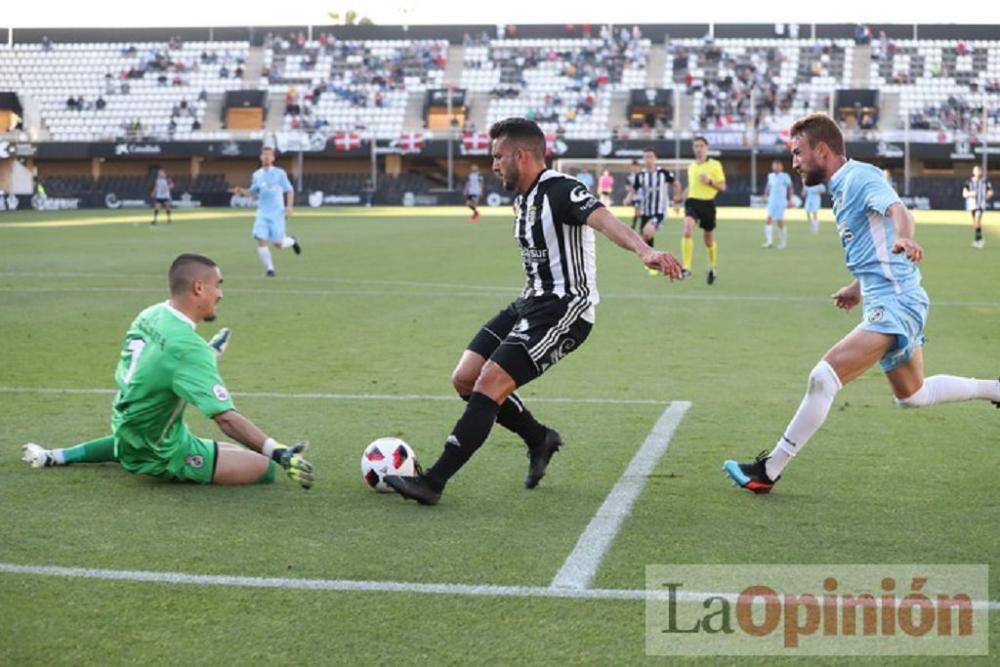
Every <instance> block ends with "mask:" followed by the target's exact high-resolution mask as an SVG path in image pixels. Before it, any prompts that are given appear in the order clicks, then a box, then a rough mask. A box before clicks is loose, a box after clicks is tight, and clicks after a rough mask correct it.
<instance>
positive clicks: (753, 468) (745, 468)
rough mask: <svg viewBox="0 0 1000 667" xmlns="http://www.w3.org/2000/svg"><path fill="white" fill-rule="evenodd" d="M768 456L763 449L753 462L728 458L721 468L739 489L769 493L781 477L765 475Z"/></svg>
mask: <svg viewBox="0 0 1000 667" xmlns="http://www.w3.org/2000/svg"><path fill="white" fill-rule="evenodd" d="M768 458H769V457H768V455H767V451H763V452H761V453H760V454H758V455H757V458H755V459H754V460H753V463H737V462H736V461H733V460H732V459H730V460H728V461H726V462H725V463H723V464H722V469H723V470H724V471H725V473H726V474H727V475H729V478H730V479H731V480H733V483H734V484H736V486H738V487H740V488H741V489H746V490H747V491H753V492H754V493H770V492H771V489H772V488H774V485H775V484H776V483H777V482H778V479H781V477H780V476H779V477H778V479H771V478H770V477H768V476H767V467H766V464H767V459H768Z"/></svg>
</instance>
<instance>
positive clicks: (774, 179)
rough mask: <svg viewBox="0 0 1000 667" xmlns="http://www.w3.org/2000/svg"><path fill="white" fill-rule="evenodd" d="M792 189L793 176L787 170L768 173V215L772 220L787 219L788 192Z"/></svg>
mask: <svg viewBox="0 0 1000 667" xmlns="http://www.w3.org/2000/svg"><path fill="white" fill-rule="evenodd" d="M791 189H792V177H791V176H789V175H788V174H786V173H785V172H783V171H782V172H780V173H779V172H776V171H772V172H771V173H770V174H768V175H767V192H768V195H767V215H768V217H770V218H771V219H772V220H784V219H785V207H786V206H788V193H789V192H790V191H791Z"/></svg>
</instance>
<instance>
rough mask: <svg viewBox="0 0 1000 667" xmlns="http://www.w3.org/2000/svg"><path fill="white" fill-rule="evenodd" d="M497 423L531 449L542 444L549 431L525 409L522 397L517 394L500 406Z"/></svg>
mask: <svg viewBox="0 0 1000 667" xmlns="http://www.w3.org/2000/svg"><path fill="white" fill-rule="evenodd" d="M497 423H498V424H500V425H501V426H503V427H504V428H505V429H507V430H509V431H513V432H514V433H517V434H518V435H519V436H521V439H522V440H524V442H525V444H526V445H528V446H529V447H530V446H531V445H534V444H537V443H541V442H542V441H543V440H544V439H545V434H546V433H547V432H548V429H547V428H546V427H545V426H544V425H542V424H540V423H539V422H538V420H537V419H535V416H534V415H533V414H531V411H530V410H528V408H526V407H525V405H524V403H523V402H522V401H521V397H520V396H518V395H517V394H511V395H510V397H509V398H508V399H507V400H506V401H504V402H503V405H501V406H500V412H499V413H497Z"/></svg>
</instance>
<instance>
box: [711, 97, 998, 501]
mask: <svg viewBox="0 0 1000 667" xmlns="http://www.w3.org/2000/svg"><path fill="white" fill-rule="evenodd" d="M790 136H791V142H792V166H793V168H794V169H795V170H796V171H797V172H798V173H799V174H800V175H801V176H802V180H803V182H804V183H805V184H806V185H807V186H811V185H817V184H819V183H825V184H826V185H827V187H828V188H829V189H830V194H831V195H832V196H833V213H834V216H836V219H837V231H838V233H839V234H840V240H841V242H842V244H843V246H844V258H845V261H846V264H847V269H848V271H850V272H851V273H852V274H853V275H854V278H855V279H854V282H852V283H851V284H850V285H848V286H846V287H842V288H840V289H839V290H837V291H836V292H834V293H833V302H834V305H836V306H837V307H838V308H842V309H844V310H851V309H852V308H854V307H855V306H857V305H859V304H863V313H864V314H863V316H862V318H861V324H859V325H858V326H857V327H856V328H855V329H854V330H853V331H852V332H851V333H849V334H848V335H847V336H845V337H844V338H842V339H841V340H840V342H838V343H837V344H836V345H834V346H833V347H832V348H830V350H829V351H828V352H827V353H826V354H825V355H824V356H823V359H822V360H821V361H820V362H819V363H818V364H816V367H815V368H813V370H812V373H810V375H809V385H808V389H807V391H806V395H805V397H804V398H803V399H802V403H801V404H800V405H799V409H798V411H797V412H796V413H795V416H794V417H793V418H792V421H791V422H790V423H789V425H788V428H787V429H786V430H785V432H784V434H782V436H781V438H779V439H778V442H777V445H776V446H775V447H774V449H773V450H772V451H771V453H770V454H767V453H766V450H765V452H761V453H760V454H759V455H758V456H757V459H756V460H755V461H754V462H752V463H737V462H736V461H731V460H730V461H726V462H725V463H724V464H723V470H725V471H726V473H727V474H728V475H729V477H730V478H731V479H732V480H733V481H734V482H735V483H736V484H737V485H739V486H740V487H742V488H744V489H747V490H750V491H753V492H754V493H768V492H769V491H770V490H771V488H772V487H773V486H774V483H775V482H777V481H778V479H780V477H781V473H782V471H783V470H784V468H785V465H786V464H787V463H788V461H789V460H791V458H792V457H793V456H795V455H796V454H797V453H798V452H799V450H801V449H802V447H803V446H804V445H805V444H806V443H807V442H808V441H809V439H810V438H811V437H812V436H813V435H814V434H815V433H816V432H817V431H818V430H819V428H820V426H822V424H823V422H824V421H825V420H826V416H827V414H828V413H829V411H830V406H832V405H833V400H834V397H835V396H836V394H837V392H838V391H839V390H840V389H841V388H842V387H843V385H845V384H847V383H848V382H850V381H852V380H854V379H855V378H858V377H860V376H861V375H862V374H863V373H865V372H866V371H867V370H868V369H869V368H871V367H872V366H873V365H874V364H875V363H876V362H879V363H880V364H881V366H882V370H883V371H884V372H885V374H886V377H887V379H888V380H889V385H890V386H891V387H892V393H893V394H895V396H896V403H897V404H898V405H899V406H900V407H904V408H922V407H928V406H931V405H937V404H939V403H951V402H955V401H968V400H972V399H984V400H989V401H992V402H993V404H994V405H996V406H997V407H1000V380H976V379H973V378H962V377H955V376H953V375H935V376H933V377H929V378H927V379H924V362H923V352H922V347H921V346H922V345H923V342H924V323H925V321H926V319H927V310H928V306H929V301H928V298H927V293H926V292H925V291H924V288H923V287H921V286H920V270H919V269H918V268H917V265H916V263H917V262H919V261H920V260H921V259H922V258H923V256H924V251H923V249H922V248H921V247H920V245H919V244H917V242H916V241H914V240H913V228H914V224H913V218H912V217H911V216H910V212H909V211H908V210H906V207H905V206H903V204H902V202H900V200H899V196H898V195H897V194H896V192H895V190H893V189H892V187H891V186H890V185H889V184H888V183H887V182H886V181H885V178H883V176H882V173H881V172H880V171H879V170H878V169H877V168H875V167H873V166H872V165H870V164H865V163H863V162H855V161H854V160H848V159H847V156H846V155H845V152H844V137H843V135H842V134H841V132H840V128H839V127H838V126H837V124H836V122H834V121H833V120H832V119H831V118H830V117H829V116H827V115H826V114H811V115H809V116H806V117H804V118H801V119H799V120H798V121H796V123H795V124H794V125H792V129H791V133H790Z"/></svg>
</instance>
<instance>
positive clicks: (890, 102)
mask: <svg viewBox="0 0 1000 667" xmlns="http://www.w3.org/2000/svg"><path fill="white" fill-rule="evenodd" d="M878 101H879V112H878V116H879V127H880V128H882V129H883V130H895V129H897V128H902V127H903V124H904V123H903V117H902V116H900V115H899V93H889V92H886V91H884V90H883V91H882V92H880V93H879V96H878Z"/></svg>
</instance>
